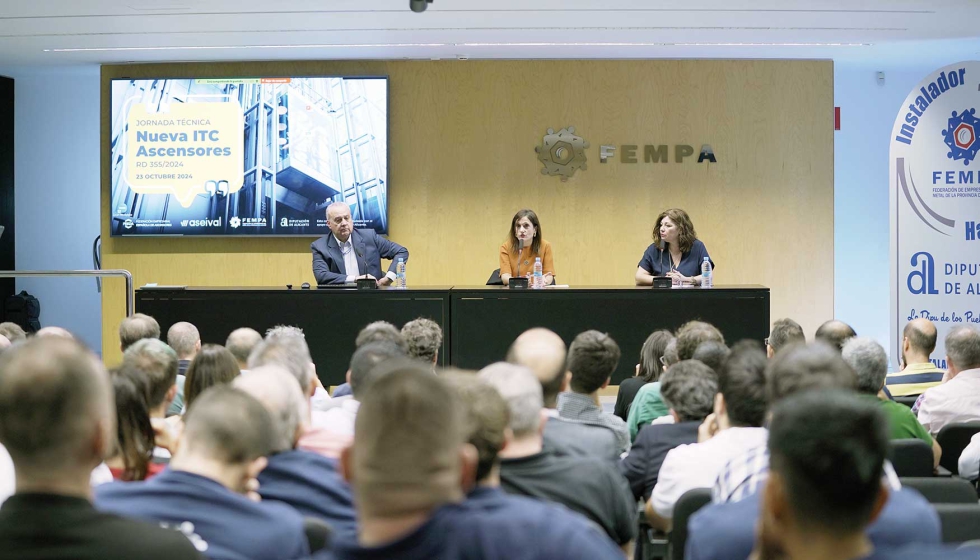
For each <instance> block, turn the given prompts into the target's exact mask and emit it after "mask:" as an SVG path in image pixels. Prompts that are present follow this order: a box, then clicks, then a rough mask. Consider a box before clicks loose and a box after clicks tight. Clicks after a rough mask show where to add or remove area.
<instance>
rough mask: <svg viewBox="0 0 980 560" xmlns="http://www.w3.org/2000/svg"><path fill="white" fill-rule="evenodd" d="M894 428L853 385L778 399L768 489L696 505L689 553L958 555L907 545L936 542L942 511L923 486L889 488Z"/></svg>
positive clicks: (700, 558) (697, 559)
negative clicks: (886, 462)
mask: <svg viewBox="0 0 980 560" xmlns="http://www.w3.org/2000/svg"><path fill="white" fill-rule="evenodd" d="M829 351H830V350H828V352H829ZM781 354H782V353H781ZM887 429H888V428H887V426H886V420H885V418H884V416H883V415H882V413H881V412H880V409H879V407H877V406H876V405H873V404H872V403H869V402H867V401H862V400H861V399H859V398H858V397H857V396H856V395H854V394H853V392H845V391H842V390H840V389H837V390H829V391H828V390H824V389H820V390H810V391H804V392H802V393H798V394H796V395H795V396H792V397H789V398H787V399H784V400H782V401H780V403H778V404H777V405H776V407H775V411H774V413H773V418H772V428H771V431H770V437H769V448H770V450H771V453H772V475H771V476H770V477H769V478H768V479H767V482H766V483H765V489H764V490H763V491H762V492H760V493H758V494H754V495H753V496H751V497H749V498H747V499H745V500H742V501H740V502H733V503H726V504H714V505H711V506H707V507H706V508H704V509H702V510H701V511H699V512H698V513H697V514H695V515H694V517H693V518H692V519H691V522H690V524H689V529H690V531H689V532H690V536H689V538H688V540H687V548H686V551H685V552H686V554H685V558H688V559H690V560H706V559H735V558H739V559H742V558H746V557H748V556H749V555H750V553H751V554H753V556H752V557H753V558H787V559H800V558H842V559H851V558H854V559H857V558H863V559H866V560H878V559H881V560H884V559H902V560H905V559H909V560H911V559H914V558H923V559H928V558H937V559H938V558H940V556H938V555H937V553H938V552H943V553H944V554H950V556H949V557H952V558H959V556H957V555H956V554H954V553H951V552H948V551H940V550H937V549H936V548H931V547H929V546H916V547H915V548H914V549H909V548H905V546H906V545H913V544H916V543H920V544H925V545H930V544H931V545H935V544H936V543H938V542H939V541H940V527H939V519H938V516H937V515H936V512H935V511H934V510H933V509H932V508H931V507H930V506H929V504H928V503H926V502H925V499H924V498H923V497H922V496H921V495H919V494H918V493H917V492H914V491H909V490H900V491H898V492H892V493H890V492H889V488H888V485H887V484H884V483H883V482H882V479H883V477H884V474H885V473H884V469H883V464H884V459H885V457H886V454H887V451H888V441H887ZM760 510H761V511H760ZM757 520H758V521H757ZM757 523H758V525H759V527H758V528H756V524H757ZM756 536H758V538H756ZM753 547H754V548H755V551H754V552H753ZM943 557H945V556H943ZM966 557H968V558H974V557H975V555H972V556H966Z"/></svg>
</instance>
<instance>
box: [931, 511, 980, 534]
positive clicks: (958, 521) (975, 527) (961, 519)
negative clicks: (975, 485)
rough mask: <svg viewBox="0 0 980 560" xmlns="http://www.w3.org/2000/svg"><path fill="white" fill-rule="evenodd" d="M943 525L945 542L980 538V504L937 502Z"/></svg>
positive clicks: (940, 520)
mask: <svg viewBox="0 0 980 560" xmlns="http://www.w3.org/2000/svg"><path fill="white" fill-rule="evenodd" d="M935 508H936V512H937V513H938V514H939V522H940V523H941V524H942V526H943V542H944V543H965V542H969V541H975V540H978V539H980V505H977V504H976V503H973V504H936V505H935Z"/></svg>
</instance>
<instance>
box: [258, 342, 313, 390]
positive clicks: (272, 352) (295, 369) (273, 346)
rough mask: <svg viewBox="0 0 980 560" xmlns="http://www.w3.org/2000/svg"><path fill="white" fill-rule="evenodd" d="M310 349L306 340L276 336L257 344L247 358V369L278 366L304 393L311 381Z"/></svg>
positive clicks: (311, 361)
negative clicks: (293, 379) (294, 379)
mask: <svg viewBox="0 0 980 560" xmlns="http://www.w3.org/2000/svg"><path fill="white" fill-rule="evenodd" d="M312 363H313V360H312V359H311V358H310V347H309V346H307V345H306V339H304V338H302V337H298V336H277V337H273V338H267V339H266V340H263V341H262V342H260V343H259V345H258V346H256V347H255V350H253V351H252V354H251V355H249V357H248V369H249V370H253V369H255V368H257V367H261V366H270V365H271V366H279V367H282V368H284V369H285V370H286V371H288V372H289V373H290V374H291V375H292V376H293V377H295V378H296V381H298V382H299V385H300V388H301V389H302V390H303V392H304V393H305V392H306V391H308V390H309V387H310V382H311V381H313V368H312V367H311V364H312Z"/></svg>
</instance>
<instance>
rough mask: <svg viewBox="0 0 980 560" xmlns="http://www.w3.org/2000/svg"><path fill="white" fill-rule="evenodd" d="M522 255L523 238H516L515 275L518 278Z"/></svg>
mask: <svg viewBox="0 0 980 560" xmlns="http://www.w3.org/2000/svg"><path fill="white" fill-rule="evenodd" d="M523 257H524V238H523V237H518V238H517V274H516V276H517V277H518V278H520V276H521V259H522V258H523Z"/></svg>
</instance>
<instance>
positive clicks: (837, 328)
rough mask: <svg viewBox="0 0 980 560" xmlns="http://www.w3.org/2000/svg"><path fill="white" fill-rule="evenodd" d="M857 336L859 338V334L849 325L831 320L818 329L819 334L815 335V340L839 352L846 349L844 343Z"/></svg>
mask: <svg viewBox="0 0 980 560" xmlns="http://www.w3.org/2000/svg"><path fill="white" fill-rule="evenodd" d="M855 336H857V333H856V332H854V329H852V328H851V326H850V325H848V324H847V323H845V322H843V321H837V320H830V321H827V322H826V323H824V324H822V325H820V326H819V327H817V332H816V334H814V335H813V338H814V340H819V341H821V342H823V343H824V344H827V345H828V346H830V347H831V348H836V349H837V351H838V352H839V351H840V350H841V349H842V348H844V343H845V342H847V339H849V338H854V337H855Z"/></svg>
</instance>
